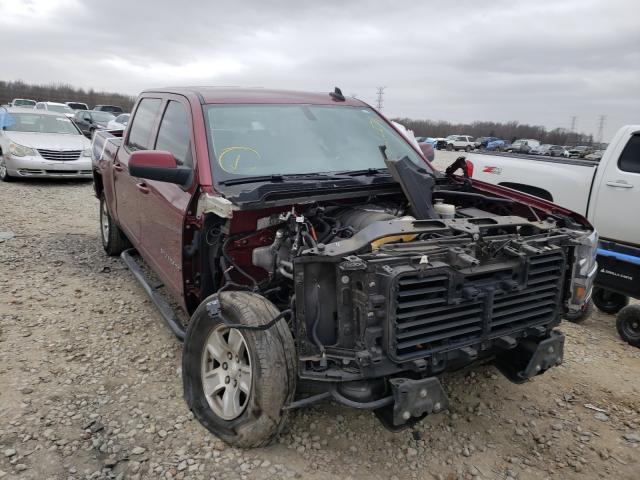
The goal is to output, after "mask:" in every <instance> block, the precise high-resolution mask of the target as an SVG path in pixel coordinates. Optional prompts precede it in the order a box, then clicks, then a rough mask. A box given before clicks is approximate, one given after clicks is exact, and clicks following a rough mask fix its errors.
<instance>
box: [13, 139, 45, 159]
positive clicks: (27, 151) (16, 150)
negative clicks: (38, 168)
mask: <svg viewBox="0 0 640 480" xmlns="http://www.w3.org/2000/svg"><path fill="white" fill-rule="evenodd" d="M9 153H10V154H11V155H13V156H15V157H27V156H29V157H32V156H35V155H38V152H37V151H36V150H35V149H34V148H31V147H25V146H24V145H19V144H17V143H13V142H11V143H10V144H9Z"/></svg>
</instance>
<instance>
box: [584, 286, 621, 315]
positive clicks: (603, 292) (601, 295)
mask: <svg viewBox="0 0 640 480" xmlns="http://www.w3.org/2000/svg"><path fill="white" fill-rule="evenodd" d="M592 298H593V303H595V304H596V307H598V310H601V311H603V312H604V313H608V314H610V315H615V314H616V313H618V312H619V311H620V310H622V309H623V308H624V307H626V306H627V305H629V297H627V296H626V295H623V294H621V293H617V292H612V291H611V290H607V289H606V288H601V287H596V288H594V289H593V296H592Z"/></svg>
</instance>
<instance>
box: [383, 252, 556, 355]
mask: <svg viewBox="0 0 640 480" xmlns="http://www.w3.org/2000/svg"><path fill="white" fill-rule="evenodd" d="M564 264H565V260H564V255H563V253H562V252H561V251H557V252H553V253H551V254H547V255H540V256H536V257H532V258H530V260H529V262H528V268H527V275H526V283H525V284H524V285H523V286H522V287H523V288H522V289H519V290H515V291H512V292H509V293H507V292H502V291H500V290H497V291H496V292H497V293H496V294H495V296H488V297H487V298H485V296H481V297H480V298H478V299H477V300H475V301H463V302H460V300H459V299H458V300H453V301H449V299H448V292H449V282H450V280H449V278H448V276H447V275H446V274H443V273H441V274H434V275H430V276H425V277H422V278H421V277H420V276H419V275H418V274H409V275H404V276H401V277H399V278H398V279H397V281H396V287H395V289H394V293H393V296H394V298H395V311H394V312H392V317H393V315H394V314H395V318H394V319H393V320H392V325H391V332H390V333H391V335H390V340H391V345H390V348H391V350H390V352H391V353H392V354H393V356H394V357H395V358H396V359H398V360H405V359H409V358H419V357H423V356H426V355H429V354H430V353H432V352H434V351H442V350H449V349H452V348H456V347H459V346H461V345H462V344H465V343H473V342H474V341H479V340H483V339H490V338H495V337H498V336H500V335H504V334H505V333H507V332H510V331H513V330H518V329H524V328H527V327H529V326H533V325H541V324H546V323H550V322H552V321H553V320H554V319H555V316H556V314H557V311H558V302H559V301H560V298H559V297H560V294H561V292H562V288H561V284H560V282H561V280H562V278H563V272H564ZM469 280H471V279H469Z"/></svg>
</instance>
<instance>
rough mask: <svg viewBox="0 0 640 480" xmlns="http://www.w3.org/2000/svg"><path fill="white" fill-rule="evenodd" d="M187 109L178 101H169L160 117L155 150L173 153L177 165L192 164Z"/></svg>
mask: <svg viewBox="0 0 640 480" xmlns="http://www.w3.org/2000/svg"><path fill="white" fill-rule="evenodd" d="M190 137H191V135H190V132H189V122H188V119H187V110H186V109H185V108H184V106H183V105H182V104H181V103H179V102H172V101H170V102H169V103H168V104H167V109H166V110H165V112H164V116H163V117H162V123H160V129H159V130H158V140H157V141H156V150H166V151H167V152H171V153H173V156H174V157H176V161H177V162H178V165H185V166H188V167H190V166H192V163H193V162H192V161H191V141H190Z"/></svg>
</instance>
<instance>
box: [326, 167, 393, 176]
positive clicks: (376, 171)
mask: <svg viewBox="0 0 640 480" xmlns="http://www.w3.org/2000/svg"><path fill="white" fill-rule="evenodd" d="M331 173H332V174H334V175H345V176H348V177H359V176H361V175H380V174H384V175H390V173H389V170H388V169H387V168H363V169H361V170H343V171H340V172H331Z"/></svg>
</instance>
